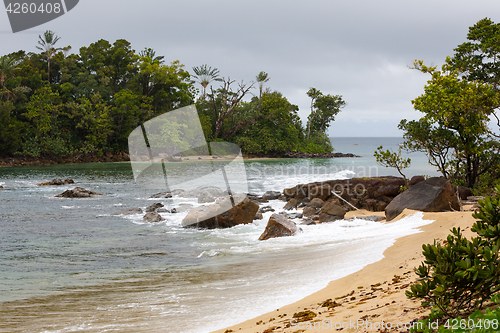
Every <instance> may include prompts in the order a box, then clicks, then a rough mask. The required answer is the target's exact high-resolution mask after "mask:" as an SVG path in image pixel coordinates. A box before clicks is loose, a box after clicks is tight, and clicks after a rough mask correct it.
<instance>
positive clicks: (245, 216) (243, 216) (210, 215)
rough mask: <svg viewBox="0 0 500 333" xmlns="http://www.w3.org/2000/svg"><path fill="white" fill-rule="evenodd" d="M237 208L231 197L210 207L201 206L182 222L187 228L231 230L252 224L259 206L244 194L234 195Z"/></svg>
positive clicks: (220, 200)
mask: <svg viewBox="0 0 500 333" xmlns="http://www.w3.org/2000/svg"><path fill="white" fill-rule="evenodd" d="M233 199H234V202H235V203H237V204H236V205H235V206H233V205H232V202H231V200H230V198H229V197H226V198H224V199H219V200H218V201H217V202H216V203H214V204H212V205H209V206H201V207H197V208H195V209H193V210H191V211H190V212H189V213H188V214H187V215H186V217H185V218H184V219H183V220H182V226H183V227H187V228H206V229H216V228H231V227H234V226H235V225H238V224H248V223H252V221H253V219H254V217H255V214H256V213H257V211H258V210H259V205H258V204H256V203H255V202H253V201H251V200H250V199H248V198H247V197H246V196H245V195H244V194H243V195H241V194H237V195H234V198H233Z"/></svg>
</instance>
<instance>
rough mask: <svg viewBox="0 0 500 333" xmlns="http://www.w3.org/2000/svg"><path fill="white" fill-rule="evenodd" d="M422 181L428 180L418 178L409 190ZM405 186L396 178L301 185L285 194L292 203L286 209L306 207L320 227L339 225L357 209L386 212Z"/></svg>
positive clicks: (287, 190) (333, 181)
mask: <svg viewBox="0 0 500 333" xmlns="http://www.w3.org/2000/svg"><path fill="white" fill-rule="evenodd" d="M422 180H425V179H424V177H414V178H412V180H411V181H410V183H409V186H412V185H414V184H416V183H418V182H420V181H422ZM404 185H405V180H404V179H403V178H401V177H393V176H387V177H372V178H352V179H342V180H329V181H325V182H315V183H309V184H299V185H297V186H295V187H292V188H288V189H285V190H283V194H284V196H285V198H286V200H287V201H288V202H287V204H286V205H285V209H293V208H300V207H304V210H303V215H304V216H305V217H308V218H310V219H312V220H315V221H318V222H320V223H321V222H331V221H336V220H340V219H343V218H344V216H345V213H346V212H347V211H349V210H352V209H353V207H356V208H358V209H365V210H368V211H383V210H384V209H385V208H386V207H387V205H388V204H389V203H390V202H391V201H392V200H393V199H394V198H395V197H396V196H397V195H398V194H399V193H400V191H401V188H402V186H404ZM333 192H334V193H336V194H337V195H335V194H334V193H333Z"/></svg>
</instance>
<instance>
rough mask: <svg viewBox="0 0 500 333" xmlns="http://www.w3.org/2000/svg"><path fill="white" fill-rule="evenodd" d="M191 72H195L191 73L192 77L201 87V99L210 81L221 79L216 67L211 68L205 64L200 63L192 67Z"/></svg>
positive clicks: (203, 97)
mask: <svg viewBox="0 0 500 333" xmlns="http://www.w3.org/2000/svg"><path fill="white" fill-rule="evenodd" d="M193 72H194V73H195V74H196V75H193V77H194V78H195V79H196V81H197V82H198V83H199V84H201V86H202V87H203V94H202V95H201V99H205V91H206V89H207V86H208V85H209V84H210V82H213V81H222V79H221V78H220V77H219V70H218V69H217V68H212V67H210V66H208V65H207V64H205V65H201V66H199V67H193Z"/></svg>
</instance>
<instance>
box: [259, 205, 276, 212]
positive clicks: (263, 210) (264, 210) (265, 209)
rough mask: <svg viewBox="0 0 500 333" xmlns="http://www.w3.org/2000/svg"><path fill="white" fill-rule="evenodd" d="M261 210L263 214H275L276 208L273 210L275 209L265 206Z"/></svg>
mask: <svg viewBox="0 0 500 333" xmlns="http://www.w3.org/2000/svg"><path fill="white" fill-rule="evenodd" d="M259 210H260V211H261V212H262V213H267V212H274V208H273V207H271V206H264V207H261V208H259Z"/></svg>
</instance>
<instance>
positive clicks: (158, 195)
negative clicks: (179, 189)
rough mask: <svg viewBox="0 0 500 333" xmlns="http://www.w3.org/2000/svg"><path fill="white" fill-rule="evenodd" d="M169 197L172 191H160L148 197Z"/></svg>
mask: <svg viewBox="0 0 500 333" xmlns="http://www.w3.org/2000/svg"><path fill="white" fill-rule="evenodd" d="M171 197H172V193H171V192H161V193H156V194H153V195H152V196H150V197H149V198H150V199H161V198H165V199H168V198H171Z"/></svg>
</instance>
